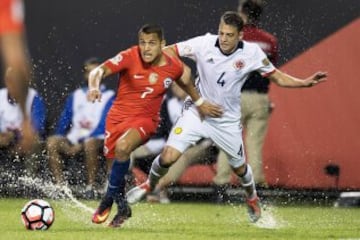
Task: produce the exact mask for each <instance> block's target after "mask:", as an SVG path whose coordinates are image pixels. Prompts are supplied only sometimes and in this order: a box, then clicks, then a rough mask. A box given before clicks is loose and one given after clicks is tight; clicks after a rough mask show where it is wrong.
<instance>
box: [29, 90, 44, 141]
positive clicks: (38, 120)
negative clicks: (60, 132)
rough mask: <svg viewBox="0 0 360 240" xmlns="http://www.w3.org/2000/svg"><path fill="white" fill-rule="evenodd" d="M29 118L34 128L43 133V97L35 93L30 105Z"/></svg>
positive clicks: (42, 134)
mask: <svg viewBox="0 0 360 240" xmlns="http://www.w3.org/2000/svg"><path fill="white" fill-rule="evenodd" d="M31 120H32V124H33V127H34V129H35V130H36V132H37V133H38V134H39V135H40V136H41V137H44V135H45V124H46V121H45V120H46V108H45V103H44V101H43V99H42V98H41V97H40V96H39V95H36V96H35V97H34V100H33V103H32V106H31Z"/></svg>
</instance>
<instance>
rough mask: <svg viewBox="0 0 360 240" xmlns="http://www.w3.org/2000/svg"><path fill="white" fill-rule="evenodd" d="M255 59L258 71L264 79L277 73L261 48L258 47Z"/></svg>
mask: <svg viewBox="0 0 360 240" xmlns="http://www.w3.org/2000/svg"><path fill="white" fill-rule="evenodd" d="M255 59H256V64H255V68H256V71H258V72H259V73H260V74H261V75H262V76H263V77H267V76H269V75H270V74H271V73H273V72H274V71H275V67H274V65H273V64H272V63H271V62H270V60H269V59H268V57H267V56H266V54H265V53H264V52H263V50H261V48H260V47H259V46H257V45H256V50H255Z"/></svg>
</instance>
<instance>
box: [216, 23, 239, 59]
mask: <svg viewBox="0 0 360 240" xmlns="http://www.w3.org/2000/svg"><path fill="white" fill-rule="evenodd" d="M239 40H241V32H239V31H238V30H237V28H236V27H235V26H232V25H227V24H225V23H224V22H223V21H221V22H220V25H219V44H220V49H221V51H222V52H223V53H226V54H230V53H232V52H233V51H235V50H236V48H237V45H238V43H239Z"/></svg>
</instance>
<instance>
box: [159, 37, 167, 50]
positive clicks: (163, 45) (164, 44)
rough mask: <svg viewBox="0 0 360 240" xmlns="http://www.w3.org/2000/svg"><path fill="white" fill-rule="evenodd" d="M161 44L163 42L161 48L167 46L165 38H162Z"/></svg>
mask: <svg viewBox="0 0 360 240" xmlns="http://www.w3.org/2000/svg"><path fill="white" fill-rule="evenodd" d="M160 44H161V48H164V47H165V46H166V40H165V39H163V40H161V43H160Z"/></svg>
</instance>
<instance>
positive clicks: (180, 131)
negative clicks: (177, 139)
mask: <svg viewBox="0 0 360 240" xmlns="http://www.w3.org/2000/svg"><path fill="white" fill-rule="evenodd" d="M174 133H175V134H177V135H179V134H181V133H182V128H181V127H176V128H175V129H174Z"/></svg>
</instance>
